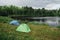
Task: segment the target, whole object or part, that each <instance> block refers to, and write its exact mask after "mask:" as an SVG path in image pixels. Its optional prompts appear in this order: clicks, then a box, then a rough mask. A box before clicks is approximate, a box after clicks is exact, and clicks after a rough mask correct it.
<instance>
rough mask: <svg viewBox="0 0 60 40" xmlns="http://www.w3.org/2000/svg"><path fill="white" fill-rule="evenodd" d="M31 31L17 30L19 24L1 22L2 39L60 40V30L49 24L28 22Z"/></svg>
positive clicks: (0, 35)
mask: <svg viewBox="0 0 60 40" xmlns="http://www.w3.org/2000/svg"><path fill="white" fill-rule="evenodd" d="M28 25H29V27H30V29H31V32H30V33H23V32H17V31H16V28H17V26H14V25H9V24H7V23H0V40H60V30H59V29H58V28H52V27H49V26H47V25H34V24H28Z"/></svg>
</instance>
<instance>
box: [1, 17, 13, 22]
mask: <svg viewBox="0 0 60 40" xmlns="http://www.w3.org/2000/svg"><path fill="white" fill-rule="evenodd" d="M11 20H13V19H12V18H9V17H2V16H0V23H1V22H2V23H9V22H10V21H11Z"/></svg>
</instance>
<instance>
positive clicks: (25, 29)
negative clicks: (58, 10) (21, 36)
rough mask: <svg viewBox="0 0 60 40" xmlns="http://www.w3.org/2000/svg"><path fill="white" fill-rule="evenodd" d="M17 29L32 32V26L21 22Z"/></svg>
mask: <svg viewBox="0 0 60 40" xmlns="http://www.w3.org/2000/svg"><path fill="white" fill-rule="evenodd" d="M16 31H20V32H26V33H28V32H30V31H31V30H30V28H29V26H28V25H27V24H20V26H19V27H18V28H17V29H16Z"/></svg>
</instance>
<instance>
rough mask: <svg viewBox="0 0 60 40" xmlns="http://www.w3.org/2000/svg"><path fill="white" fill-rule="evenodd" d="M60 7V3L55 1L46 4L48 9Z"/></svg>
mask: <svg viewBox="0 0 60 40" xmlns="http://www.w3.org/2000/svg"><path fill="white" fill-rule="evenodd" d="M59 8H60V4H54V3H52V4H48V5H47V6H46V9H50V10H52V9H59Z"/></svg>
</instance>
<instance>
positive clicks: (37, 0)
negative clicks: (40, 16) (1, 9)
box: [0, 0, 60, 9]
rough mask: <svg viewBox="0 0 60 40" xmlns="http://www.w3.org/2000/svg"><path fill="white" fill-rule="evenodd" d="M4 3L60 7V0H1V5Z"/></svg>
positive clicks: (48, 7)
mask: <svg viewBox="0 0 60 40" xmlns="http://www.w3.org/2000/svg"><path fill="white" fill-rule="evenodd" d="M2 5H15V6H29V7H33V8H47V9H54V7H55V6H56V7H55V9H56V8H58V7H60V0H0V6H2ZM58 5H59V6H58Z"/></svg>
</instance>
